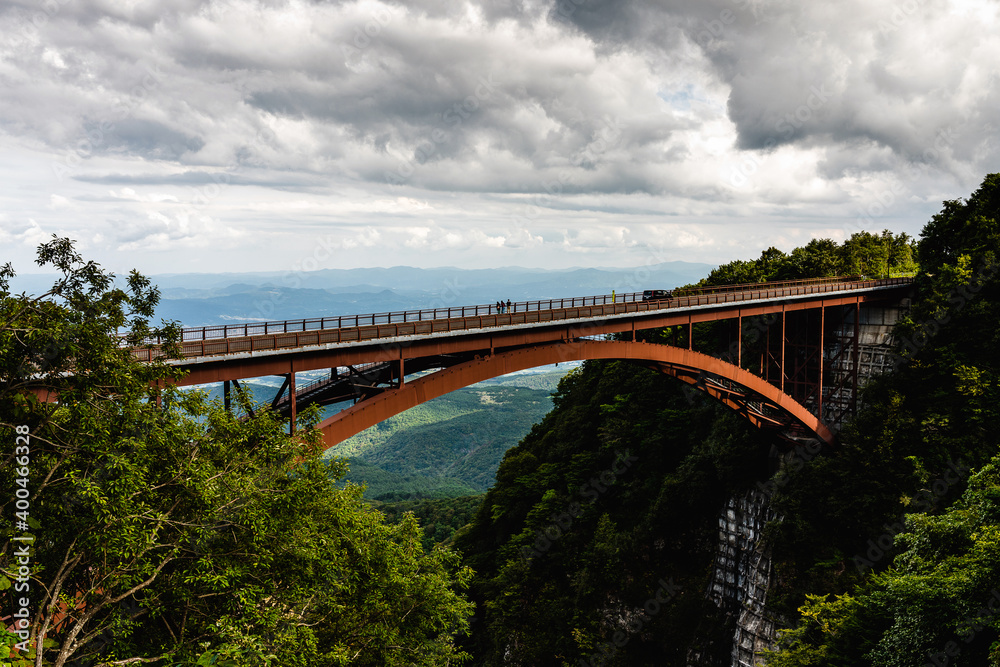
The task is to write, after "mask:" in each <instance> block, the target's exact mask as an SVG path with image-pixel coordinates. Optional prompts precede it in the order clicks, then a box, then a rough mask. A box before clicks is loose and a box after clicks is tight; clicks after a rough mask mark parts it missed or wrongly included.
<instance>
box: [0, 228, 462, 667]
mask: <svg viewBox="0 0 1000 667" xmlns="http://www.w3.org/2000/svg"><path fill="white" fill-rule="evenodd" d="M38 263H39V264H40V265H46V264H51V265H53V266H54V267H55V268H56V269H57V270H58V271H59V272H60V274H61V277H60V278H59V280H58V281H57V282H56V284H55V285H54V287H53V289H52V290H50V291H49V292H48V293H46V294H43V295H41V296H38V297H31V296H27V295H24V294H22V295H19V296H16V295H12V294H11V293H10V291H9V279H10V278H11V277H13V270H12V268H11V267H10V265H6V266H5V267H3V268H2V269H0V432H2V433H4V434H5V436H4V437H5V441H4V445H3V450H2V451H3V453H4V454H3V456H4V458H3V461H4V473H5V474H4V475H3V476H2V480H0V511H2V517H0V529H2V535H3V536H4V537H3V539H4V549H3V551H2V552H0V588H3V587H8V590H10V591H14V592H16V594H17V595H18V598H20V596H22V595H23V596H26V598H27V599H28V601H29V603H30V604H29V605H27V606H28V607H29V611H30V618H29V619H28V627H27V628H25V630H26V635H28V636H30V643H32V644H33V645H36V646H44V649H43V650H41V651H38V652H37V655H35V656H33V660H32V663H33V664H35V665H39V666H40V665H43V664H51V665H55V666H56V667H61V666H62V665H69V664H79V665H83V664H100V665H123V664H139V663H154V664H155V663H160V664H176V663H178V662H180V663H186V664H193V663H195V662H197V663H198V664H218V665H233V666H237V665H310V667H312V666H315V665H345V664H348V663H350V664H358V665H403V664H406V665H409V664H420V665H444V664H453V663H455V662H459V661H461V659H462V657H463V656H462V654H461V652H459V651H457V650H456V649H455V648H454V646H453V642H452V636H453V635H454V634H455V633H456V632H459V631H462V630H463V629H464V628H465V627H466V625H467V622H468V618H467V617H468V614H469V610H470V607H469V604H468V603H467V602H465V601H464V599H463V598H462V596H461V593H460V591H461V589H462V588H463V587H464V586H465V585H466V582H467V580H468V578H469V576H470V572H469V571H468V570H465V569H462V568H460V567H459V565H458V563H457V556H456V555H455V554H454V553H452V552H450V551H447V550H444V549H437V550H434V551H432V552H429V553H428V552H425V551H424V549H423V548H422V547H421V543H420V531H419V527H418V526H417V524H416V522H415V521H414V520H413V519H412V518H408V519H406V520H404V521H403V522H402V523H400V524H399V525H395V526H393V525H387V524H385V523H384V521H383V518H382V515H381V514H379V513H377V512H374V511H372V510H370V509H368V508H367V507H366V506H365V505H364V503H363V502H362V500H361V496H360V490H359V489H358V488H357V487H353V486H352V487H348V488H346V489H343V490H338V489H335V488H333V487H332V486H331V484H330V472H331V471H330V470H329V469H328V467H329V466H328V464H326V463H324V462H323V461H321V460H320V459H319V458H318V454H317V446H318V444H319V435H318V433H317V432H316V431H315V430H314V429H312V428H311V426H312V425H313V424H314V423H315V420H316V414H315V412H314V411H313V412H308V411H307V412H306V414H304V415H303V416H302V418H301V422H300V424H299V426H300V429H299V435H298V436H296V437H289V436H288V435H286V434H285V432H284V429H283V427H282V423H281V421H280V419H279V418H278V417H277V416H276V415H275V414H273V413H271V412H269V411H267V410H260V411H257V412H256V416H255V417H253V418H250V419H244V420H241V419H238V418H237V417H235V416H234V415H233V414H231V413H229V412H227V411H226V410H224V409H223V408H222V406H221V405H219V404H218V403H211V402H209V401H207V399H206V397H205V396H204V395H203V394H201V393H199V392H191V391H180V390H177V389H174V388H172V387H171V386H170V384H169V381H170V380H171V379H172V378H174V377H176V375H177V373H176V371H174V370H172V369H171V367H170V366H169V365H168V364H167V363H166V362H165V361H162V360H161V361H157V362H154V363H152V364H143V363H139V362H137V361H136V360H135V357H134V355H133V352H132V348H133V347H134V346H139V345H144V344H146V343H145V341H147V340H151V339H155V338H160V339H162V340H165V341H166V345H165V348H164V349H165V350H166V351H167V352H168V353H169V352H170V351H171V348H172V341H175V340H176V334H177V329H176V327H175V326H173V325H169V324H164V325H162V326H160V327H152V328H151V327H150V326H149V324H148V319H149V318H150V317H151V316H152V314H153V310H154V308H155V306H156V303H157V301H158V298H159V295H158V291H157V290H156V288H155V287H153V286H152V285H151V284H150V283H149V281H148V280H146V279H145V278H143V277H142V276H141V275H139V274H137V273H135V272H133V273H132V274H131V275H130V276H129V277H128V279H127V281H126V286H125V288H119V287H116V286H115V281H114V276H113V275H111V274H109V273H106V272H104V271H103V270H101V269H100V267H99V266H97V265H96V264H94V263H93V262H83V260H82V258H81V257H80V256H79V255H78V254H77V253H76V252H75V250H74V249H73V246H72V243H71V242H70V241H68V240H66V239H53V240H52V241H50V242H48V243H46V244H43V245H42V246H41V247H40V248H39V252H38ZM122 329H124V330H125V333H124V335H123V336H122V337H119V336H118V335H117V334H118V332H119V331H121V330H122ZM157 387H162V389H160V390H158V389H157ZM46 392H52V393H53V394H54V395H56V396H57V397H58V401H57V402H43V401H40V400H39V398H38V394H42V395H44V394H45V393H46ZM158 392H159V394H158ZM158 396H159V398H160V399H161V400H159V401H158V400H157V399H158ZM15 434H23V436H22V437H23V438H25V440H22V441H20V442H19V441H17V440H16V439H15ZM25 441H26V442H27V443H28V447H29V450H28V453H27V454H24V453H22V452H19V451H17V450H16V449H15V445H16V444H21V443H23V442H25ZM22 457H23V458H22ZM332 465H333V466H334V470H333V471H332V472H333V477H335V478H336V477H338V476H341V475H342V474H343V472H344V467H343V464H342V463H338V462H334V463H333V464H332ZM15 473H17V474H16V475H15ZM22 473H23V474H22ZM16 478H23V479H25V480H26V482H25V483H23V486H21V487H18V486H17V484H18V483H17V482H16V481H15V480H16ZM17 488H26V489H27V495H28V498H26V500H27V505H26V509H24V510H22V511H23V512H24V514H23V520H24V521H25V522H26V523H29V524H30V528H28V527H26V526H25V525H23V524H21V523H17V522H20V521H22V516H21V515H16V514H15V511H18V510H20V508H19V507H18V506H17V504H16V500H17V499H19V496H18V494H17V492H16V489H17ZM21 495H22V496H24V495H25V494H24V493H22V494H21ZM24 545H29V548H28V549H27V550H25V549H24ZM18 558H20V559H21V561H20V562H19V561H18ZM25 562H27V563H28V565H27V568H28V570H29V572H30V573H29V574H28V575H27V576H22V574H23V571H20V570H19V567H20V566H21V565H23V564H24V563H25ZM19 579H20V580H19ZM18 589H23V590H18ZM21 639H22V638H21V637H17V640H18V641H20V640H21ZM13 655H15V656H19V657H22V658H23V657H24V656H25V654H24V653H23V652H16V653H15V654H13Z"/></svg>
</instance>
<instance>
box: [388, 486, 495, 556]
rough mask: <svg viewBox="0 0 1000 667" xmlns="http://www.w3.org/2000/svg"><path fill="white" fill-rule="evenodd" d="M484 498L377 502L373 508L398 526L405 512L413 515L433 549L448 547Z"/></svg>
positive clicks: (425, 542) (426, 543)
mask: <svg viewBox="0 0 1000 667" xmlns="http://www.w3.org/2000/svg"><path fill="white" fill-rule="evenodd" d="M484 497H485V495H484V494H480V495H477V496H463V497H461V498H435V499H432V500H403V501H399V502H386V503H380V502H375V503H373V506H374V507H375V509H377V510H379V511H380V512H382V513H383V514H385V519H386V521H388V522H389V523H398V522H399V521H401V520H402V519H403V517H404V516H405V515H406V513H408V512H409V513H412V514H413V516H415V517H416V518H417V521H418V522H419V523H420V527H421V529H422V530H423V533H424V536H423V545H424V549H427V550H430V549H432V548H433V547H434V545H436V544H449V543H450V542H451V540H452V537H453V536H454V535H455V533H456V532H457V531H458V530H460V529H461V528H464V527H465V526H467V525H468V524H469V523H470V522H471V521H472V519H473V517H474V516H475V515H476V513H477V512H478V511H479V506H480V505H481V504H482V502H483V498H484Z"/></svg>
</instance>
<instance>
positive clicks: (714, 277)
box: [698, 230, 917, 286]
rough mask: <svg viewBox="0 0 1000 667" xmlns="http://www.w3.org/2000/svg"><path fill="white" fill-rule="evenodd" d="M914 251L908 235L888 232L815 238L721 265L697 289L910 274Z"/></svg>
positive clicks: (769, 249)
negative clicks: (838, 239)
mask: <svg viewBox="0 0 1000 667" xmlns="http://www.w3.org/2000/svg"><path fill="white" fill-rule="evenodd" d="M914 250H915V249H914V245H913V243H912V240H911V239H910V237H909V236H908V235H907V234H893V233H892V232H890V231H889V230H885V231H883V232H882V233H881V234H880V235H879V234H872V233H870V232H856V233H854V234H852V235H851V237H850V238H849V239H847V240H846V241H844V242H843V243H841V244H839V245H838V244H837V243H836V242H835V241H832V240H830V239H814V240H812V241H810V242H809V243H807V244H806V245H805V246H802V247H799V248H795V249H794V250H793V251H792V252H791V254H787V255H786V254H785V253H783V252H782V251H780V250H778V249H777V248H768V249H767V250H765V251H763V252H762V253H761V255H760V257H759V258H757V259H756V260H753V261H746V260H735V261H733V262H729V263H728V264H723V265H722V266H720V267H718V268H717V269H714V270H713V271H712V272H711V273H710V274H709V275H708V277H707V278H706V279H704V280H702V281H701V282H700V283H698V286H712V285H732V284H738V283H762V282H769V281H773V280H798V279H804V278H826V277H832V276H860V275H864V276H867V277H869V278H884V277H888V276H889V275H912V274H913V272H915V271H916V270H917V265H916V261H915V252H914Z"/></svg>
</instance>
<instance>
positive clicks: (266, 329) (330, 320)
mask: <svg viewBox="0 0 1000 667" xmlns="http://www.w3.org/2000/svg"><path fill="white" fill-rule="evenodd" d="M843 282H844V279H843V278H811V279H807V280H786V281H780V282H772V283H755V284H745V285H722V286H717V287H700V288H688V289H683V290H674V293H675V294H676V295H678V296H680V295H684V296H695V295H708V294H721V293H727V292H744V291H747V290H751V289H754V288H758V289H759V288H761V287H764V286H766V287H767V288H782V287H798V286H811V285H819V284H829V283H836V284H842V283H843ZM637 301H642V292H626V293H624V294H615V295H611V294H599V295H595V296H578V297H567V298H560V299H539V300H534V301H518V302H517V303H511V305H510V308H507V307H506V305H505V306H504V308H503V309H502V310H501V311H499V312H498V310H497V306H496V304H480V305H475V306H450V307H445V308H426V309H422V310H403V311H394V312H386V313H368V314H364V315H338V316H334V317H313V318H307V319H300V320H281V321H275V322H248V323H244V324H220V325H216V326H206V327H191V328H186V329H183V330H182V331H181V342H188V341H199V340H212V339H219V338H246V337H249V336H266V335H269V334H279V333H282V334H285V333H295V332H299V331H321V330H325V329H343V328H346V327H360V326H376V325H379V324H395V323H408V322H422V321H425V320H445V319H452V318H464V317H476V316H479V315H494V314H507V313H519V312H521V313H523V312H529V311H535V310H555V309H562V308H576V307H577V306H597V305H605V304H610V303H633V302H637ZM156 342H159V341H156Z"/></svg>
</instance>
